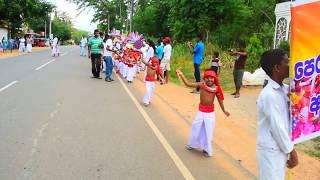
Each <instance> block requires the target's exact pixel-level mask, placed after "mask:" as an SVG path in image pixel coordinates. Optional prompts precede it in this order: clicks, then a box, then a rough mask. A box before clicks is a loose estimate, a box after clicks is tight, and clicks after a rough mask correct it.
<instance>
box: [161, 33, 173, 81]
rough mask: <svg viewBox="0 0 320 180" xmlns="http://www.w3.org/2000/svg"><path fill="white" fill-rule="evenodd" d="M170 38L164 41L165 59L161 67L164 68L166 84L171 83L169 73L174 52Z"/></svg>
mask: <svg viewBox="0 0 320 180" xmlns="http://www.w3.org/2000/svg"><path fill="white" fill-rule="evenodd" d="M170 41H171V39H170V37H165V38H164V39H163V42H164V44H165V45H164V48H163V58H162V60H161V64H160V67H161V68H162V71H163V73H165V74H163V77H165V80H166V83H168V82H169V75H170V74H169V73H170V59H171V51H172V46H171V45H170Z"/></svg>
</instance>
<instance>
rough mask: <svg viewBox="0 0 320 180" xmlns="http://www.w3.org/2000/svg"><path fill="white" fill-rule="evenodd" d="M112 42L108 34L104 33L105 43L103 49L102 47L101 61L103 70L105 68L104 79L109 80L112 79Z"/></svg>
mask: <svg viewBox="0 0 320 180" xmlns="http://www.w3.org/2000/svg"><path fill="white" fill-rule="evenodd" d="M113 52H114V50H113V42H112V39H111V38H110V36H109V35H108V34H106V35H105V43H104V49H103V61H104V62H105V70H106V77H105V81H107V82H111V81H114V80H113V79H112V78H111V75H112V69H113V61H112V57H113Z"/></svg>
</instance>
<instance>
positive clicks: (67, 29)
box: [52, 16, 73, 41]
mask: <svg viewBox="0 0 320 180" xmlns="http://www.w3.org/2000/svg"><path fill="white" fill-rule="evenodd" d="M72 31H73V28H72V23H71V21H70V20H66V19H64V18H61V17H58V16H55V17H54V19H53V21H52V34H54V36H57V37H58V38H59V40H61V41H66V40H69V39H71V35H72Z"/></svg>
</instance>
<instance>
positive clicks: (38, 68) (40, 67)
mask: <svg viewBox="0 0 320 180" xmlns="http://www.w3.org/2000/svg"><path fill="white" fill-rule="evenodd" d="M55 60H56V59H52V60H51V61H49V62H46V63H45V64H43V65H41V66H39V67H37V68H36V71H38V70H40V69H42V68H43V67H45V66H46V65H48V64H50V63H52V62H54V61H55Z"/></svg>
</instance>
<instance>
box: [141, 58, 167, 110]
mask: <svg viewBox="0 0 320 180" xmlns="http://www.w3.org/2000/svg"><path fill="white" fill-rule="evenodd" d="M142 62H143V63H144V64H145V65H146V67H147V70H146V77H145V81H146V82H145V83H146V89H147V94H146V95H145V96H144V98H143V104H144V106H148V105H149V104H150V100H151V97H152V94H153V91H154V87H155V83H156V77H155V76H156V75H159V77H160V81H161V82H163V77H162V73H161V70H160V65H159V60H158V59H157V58H156V57H153V58H151V64H150V63H148V62H145V61H144V60H142Z"/></svg>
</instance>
